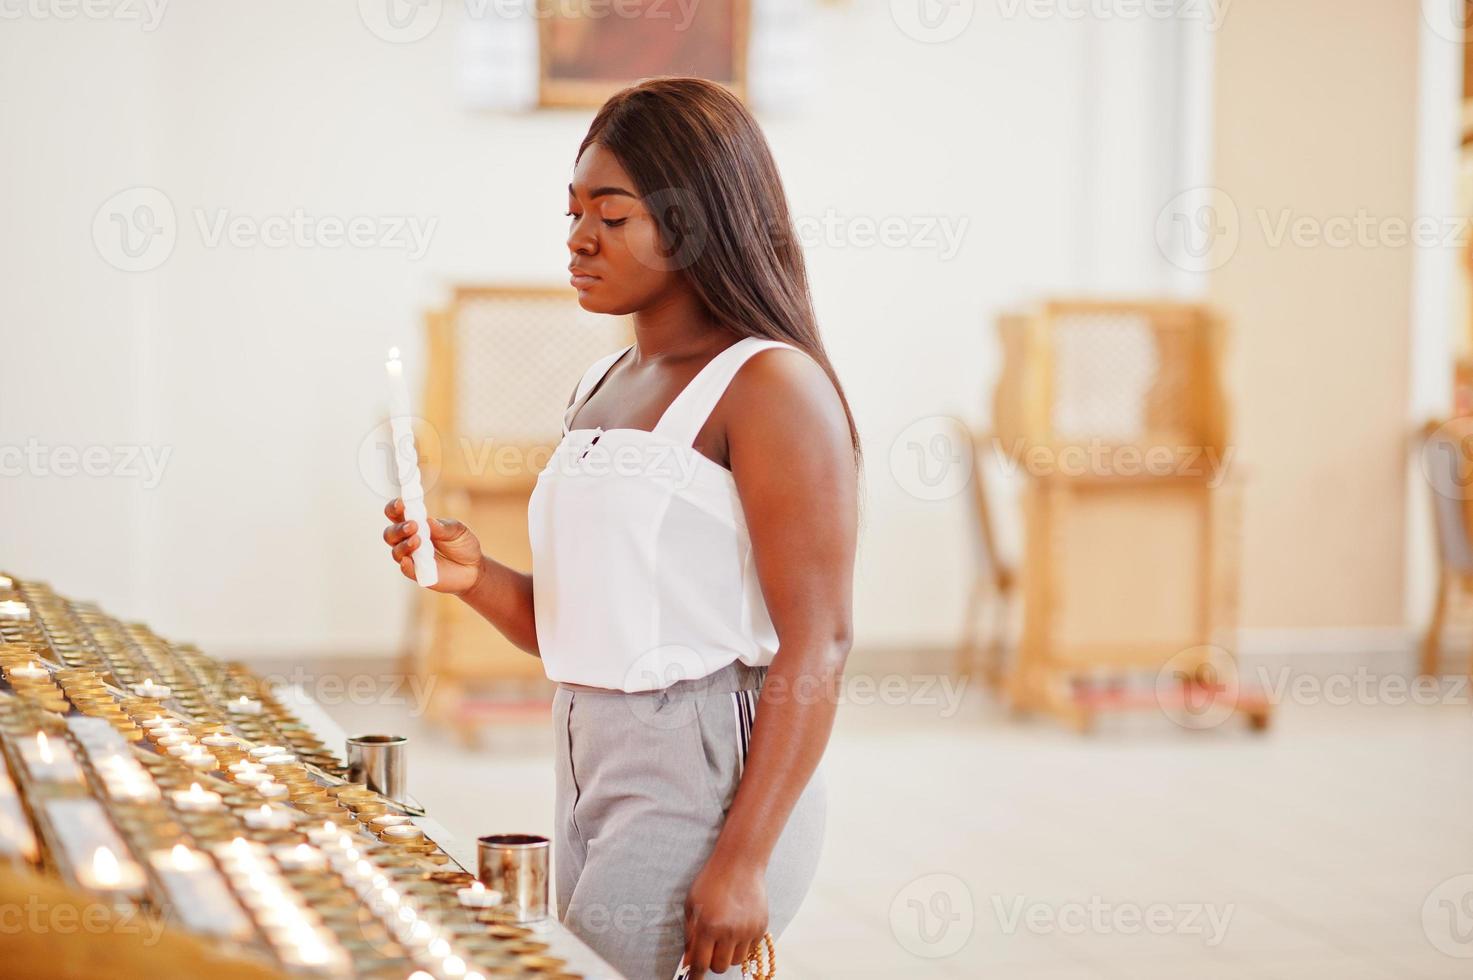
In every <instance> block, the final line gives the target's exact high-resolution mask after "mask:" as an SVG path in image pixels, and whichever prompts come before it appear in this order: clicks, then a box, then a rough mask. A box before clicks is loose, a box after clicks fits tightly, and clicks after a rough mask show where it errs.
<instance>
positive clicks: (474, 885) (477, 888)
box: [471, 881, 486, 894]
mask: <svg viewBox="0 0 1473 980" xmlns="http://www.w3.org/2000/svg"><path fill="white" fill-rule="evenodd" d="M485 890H486V886H485V885H483V884H481V883H480V882H479V881H473V882H471V891H473V892H476V893H477V894H479V893H481V892H483V891H485Z"/></svg>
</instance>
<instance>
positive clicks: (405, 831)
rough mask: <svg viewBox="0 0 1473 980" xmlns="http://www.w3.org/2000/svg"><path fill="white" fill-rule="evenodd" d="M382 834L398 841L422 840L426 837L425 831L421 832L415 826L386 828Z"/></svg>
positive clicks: (401, 825) (399, 825)
mask: <svg viewBox="0 0 1473 980" xmlns="http://www.w3.org/2000/svg"><path fill="white" fill-rule="evenodd" d="M381 833H382V834H383V835H384V836H385V837H388V838H390V839H391V840H396V841H413V840H420V839H421V838H423V837H424V835H425V833H424V831H423V830H420V829H419V828H418V827H416V826H414V825H413V824H397V825H395V826H393V827H385V828H384V829H383V830H382V831H381Z"/></svg>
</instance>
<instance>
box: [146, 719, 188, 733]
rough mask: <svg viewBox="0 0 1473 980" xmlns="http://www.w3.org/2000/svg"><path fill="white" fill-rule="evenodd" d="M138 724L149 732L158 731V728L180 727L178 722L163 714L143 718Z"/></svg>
mask: <svg viewBox="0 0 1473 980" xmlns="http://www.w3.org/2000/svg"><path fill="white" fill-rule="evenodd" d="M138 726H139V727H140V728H143V729H145V730H146V731H150V732H155V731H159V730H160V729H163V730H168V729H171V728H173V729H177V728H180V725H179V722H177V721H175V720H174V719H173V718H168V717H165V716H164V715H154V716H153V717H152V718H145V719H143V720H142V721H140V722H139V723H138Z"/></svg>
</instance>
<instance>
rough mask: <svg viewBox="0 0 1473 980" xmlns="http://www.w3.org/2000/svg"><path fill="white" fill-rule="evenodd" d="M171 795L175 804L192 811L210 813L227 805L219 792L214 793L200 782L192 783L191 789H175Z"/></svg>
mask: <svg viewBox="0 0 1473 980" xmlns="http://www.w3.org/2000/svg"><path fill="white" fill-rule="evenodd" d="M169 797H170V799H172V800H173V801H174V806H176V807H177V808H179V809H180V810H185V811H188V812H190V813H210V812H213V811H215V810H219V809H220V808H221V807H223V806H224V805H225V804H224V801H222V800H221V799H220V794H219V793H212V792H210V791H209V790H207V789H204V788H203V787H201V786H200V784H199V783H190V784H189V789H180V790H175V791H174V792H172V793H170V794H169Z"/></svg>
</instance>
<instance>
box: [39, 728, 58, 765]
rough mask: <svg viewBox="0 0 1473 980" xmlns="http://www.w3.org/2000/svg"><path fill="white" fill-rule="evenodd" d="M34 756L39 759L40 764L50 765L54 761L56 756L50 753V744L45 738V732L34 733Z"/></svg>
mask: <svg viewBox="0 0 1473 980" xmlns="http://www.w3.org/2000/svg"><path fill="white" fill-rule="evenodd" d="M36 754H37V755H39V756H40V757H41V762H42V763H43V764H45V765H48V766H49V765H51V764H52V763H53V762H55V761H56V756H55V755H53V754H52V752H51V743H50V742H49V741H48V740H47V738H46V733H45V732H37V733H36Z"/></svg>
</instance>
